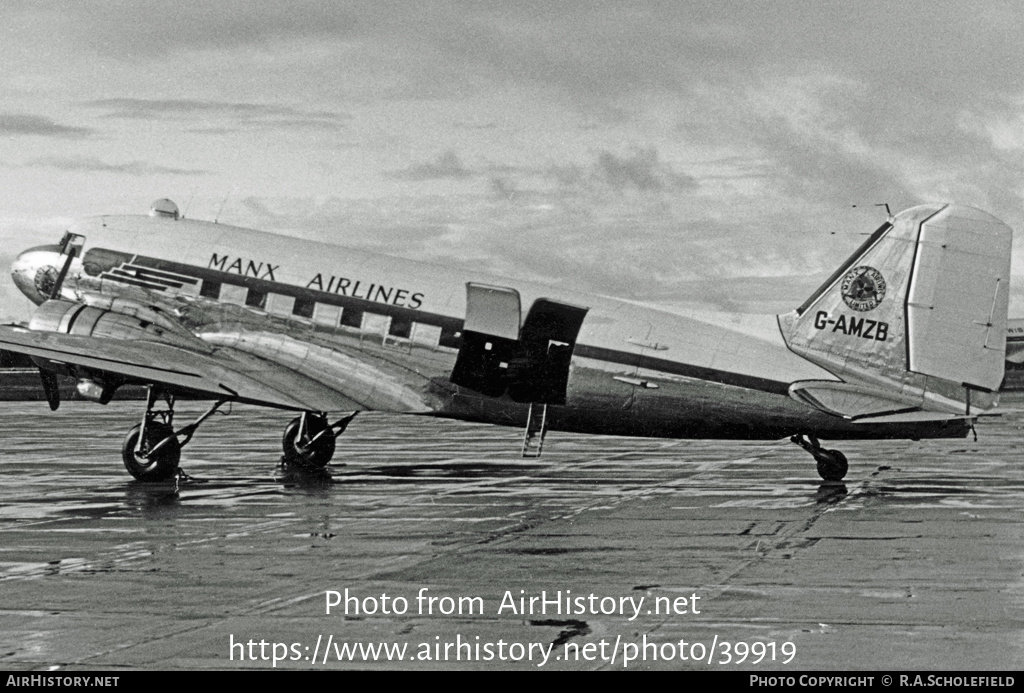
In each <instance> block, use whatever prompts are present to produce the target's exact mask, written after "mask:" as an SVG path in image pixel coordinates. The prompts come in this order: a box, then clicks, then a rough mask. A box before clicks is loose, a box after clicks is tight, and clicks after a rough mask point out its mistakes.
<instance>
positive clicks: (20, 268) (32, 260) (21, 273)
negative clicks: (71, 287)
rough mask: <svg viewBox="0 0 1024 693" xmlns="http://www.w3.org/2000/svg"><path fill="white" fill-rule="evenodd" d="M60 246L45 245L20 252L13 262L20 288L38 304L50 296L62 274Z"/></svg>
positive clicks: (14, 275) (12, 267)
mask: <svg viewBox="0 0 1024 693" xmlns="http://www.w3.org/2000/svg"><path fill="white" fill-rule="evenodd" d="M60 258H61V255H60V246H56V245H43V246H37V247H35V248H29V249H28V250H26V251H24V252H22V253H20V254H19V255H18V257H16V258H15V259H14V262H13V263H11V277H12V278H13V279H14V283H15V285H17V287H18V290H19V291H21V293H23V294H25V296H27V297H28V299H29V300H30V301H32V302H33V303H36V304H40V303H43V302H44V301H46V300H48V299H49V298H50V294H51V293H52V292H53V287H54V286H56V284H57V277H58V275H59V274H60Z"/></svg>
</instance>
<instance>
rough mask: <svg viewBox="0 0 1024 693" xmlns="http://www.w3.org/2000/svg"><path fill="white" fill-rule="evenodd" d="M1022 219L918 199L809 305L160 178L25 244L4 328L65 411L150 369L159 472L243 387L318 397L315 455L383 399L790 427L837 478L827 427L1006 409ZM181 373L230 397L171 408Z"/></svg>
mask: <svg viewBox="0 0 1024 693" xmlns="http://www.w3.org/2000/svg"><path fill="white" fill-rule="evenodd" d="M1011 236H1012V232H1011V230H1010V228H1009V227H1008V226H1006V225H1005V224H1004V223H1002V222H1001V221H999V220H998V219H996V218H994V217H992V216H989V215H988V214H986V213H984V212H981V211H979V210H976V209H972V208H969V207H962V206H955V205H942V204H935V205H923V206H919V207H914V208H912V209H908V210H906V211H904V212H901V213H900V214H898V215H896V216H895V217H891V218H890V219H889V220H888V221H887V222H886V223H885V224H883V225H882V226H881V227H880V228H879V229H878V230H876V231H875V232H874V233H872V234H871V235H870V237H869V238H867V240H866V241H865V242H864V244H863V245H862V246H861V247H860V248H859V249H858V250H857V251H856V252H855V253H854V254H853V255H852V256H851V257H850V258H849V259H848V260H847V261H846V262H845V263H843V265H842V266H841V267H840V268H839V269H838V270H836V272H835V274H833V275H832V277H830V278H829V279H828V281H826V282H825V283H824V284H823V285H822V286H821V288H819V289H818V290H817V291H815V292H814V293H813V294H812V295H811V296H810V298H808V299H807V300H806V301H805V302H804V303H803V305H801V306H800V307H799V308H797V309H796V310H794V311H793V312H791V313H787V314H785V315H780V316H777V317H776V316H756V315H729V316H724V315H718V314H708V315H693V316H683V315H679V314H676V313H674V312H665V311H661V310H657V309H654V308H650V307H646V306H642V305H637V304H636V303H631V302H626V301H620V300H614V299H611V298H606V297H603V296H597V295H592V294H585V293H577V292H571V291H568V290H564V289H562V288H557V287H550V286H542V285H538V284H534V283H530V282H525V281H517V280H512V279H505V278H499V277H493V276H485V275H482V274H481V275H475V276H474V275H464V274H460V273H458V272H456V271H454V270H451V269H446V268H444V267H439V266H434V265H429V264H423V263H418V262H412V261H408V260H402V259H396V258H391V257H383V256H378V255H373V254H370V253H366V252H361V251H357V250H350V249H345V248H340V247H337V246H334V245H328V244H325V243H315V242H310V241H304V240H299V239H296V238H288V237H284V236H278V235H272V234H268V233H262V232H259V231H253V230H250V229H244V228H236V227H232V226H225V225H222V224H216V223H208V222H202V221H192V220H185V219H182V218H181V217H180V215H179V214H178V210H177V207H176V206H175V205H174V203H172V202H171V201H169V200H159V201H157V202H156V203H154V206H153V208H152V209H151V211H150V214H149V215H148V216H142V215H140V216H101V217H96V218H91V219H87V220H85V221H82V222H79V223H76V224H74V225H73V226H72V227H71V228H70V230H69V231H67V233H66V234H65V235H64V238H63V240H62V241H61V242H60V243H58V244H54V245H44V246H39V247H35V248H31V249H29V250H26V251H24V252H23V253H21V254H20V255H19V256H18V258H17V260H16V261H15V262H14V265H13V267H12V273H13V277H14V281H15V282H16V284H17V285H18V287H19V289H20V290H21V291H22V292H23V293H24V294H25V295H26V296H28V297H29V298H30V299H31V300H32V301H33V302H34V303H36V304H38V308H36V309H35V312H34V314H33V316H32V318H31V321H30V322H29V324H28V325H27V327H26V326H18V325H7V326H2V327H0V349H7V350H10V351H14V352H19V353H23V354H28V355H30V356H31V357H32V358H33V360H34V361H35V363H36V364H37V365H38V366H39V369H40V374H41V376H42V381H43V386H44V389H45V391H46V394H47V398H48V400H49V402H50V406H51V408H53V409H56V408H57V406H58V405H59V403H60V400H59V391H58V388H57V386H56V375H55V374H65V375H70V376H72V377H74V378H76V379H77V380H78V392H79V393H80V394H81V395H82V396H83V397H85V398H87V399H91V400H94V401H97V402H100V403H101V404H103V403H106V402H108V401H109V400H110V398H111V396H112V395H113V394H114V391H115V390H116V389H117V388H118V387H119V386H120V385H123V384H126V383H134V384H140V383H141V384H145V385H148V386H149V397H148V402H147V404H146V412H145V414H144V416H143V417H142V421H141V422H140V423H139V424H138V425H136V426H135V427H133V428H132V429H131V430H130V431H129V432H128V435H127V437H126V438H125V441H124V444H123V448H122V457H123V459H124V463H125V467H126V468H127V469H128V471H129V473H131V475H132V476H134V477H135V478H136V479H140V480H142V481H158V480H163V479H168V478H171V477H174V476H175V475H176V474H177V472H178V462H179V458H180V451H181V447H182V446H183V445H185V444H186V443H188V441H189V440H191V438H192V436H193V434H194V433H195V431H196V428H197V427H198V426H199V424H200V423H202V422H203V421H204V420H205V419H206V418H207V417H209V416H210V415H211V414H212V413H213V412H214V411H216V410H217V409H218V408H219V407H221V406H223V405H224V404H226V403H229V402H247V403H252V404H260V405H267V406H271V407H279V408H282V409H288V410H293V411H295V412H297V413H299V415H298V416H297V417H296V418H295V419H294V420H293V421H292V422H291V423H289V424H288V426H287V427H286V428H285V431H284V437H283V448H284V453H285V459H287V460H290V461H293V462H299V463H302V464H304V465H307V466H312V467H323V466H325V465H326V464H327V463H328V462H329V461H330V460H331V457H332V455H333V454H334V449H335V438H336V437H337V436H338V435H339V434H340V433H341V432H342V431H343V430H344V429H345V427H346V425H347V424H348V422H349V421H351V419H352V417H353V416H355V414H354V413H353V412H358V411H361V410H380V411H389V412H404V413H409V414H421V415H432V416H439V417H450V418H457V419H465V420H470V421H481V422H490V423H494V424H502V425H508V426H518V427H521V428H523V429H524V444H523V454H524V455H536V454H539V452H540V447H541V445H542V443H543V438H544V433H545V432H546V431H547V430H548V429H552V430H565V431H581V432H590V433H605V434H619V435H631V436H657V437H669V438H673V437H678V438H733V439H759V440H770V439H779V438H786V437H789V438H791V440H792V441H793V442H794V443H797V444H798V445H800V446H801V447H803V448H804V449H805V450H807V451H808V452H809V453H810V454H811V455H812V456H813V457H814V459H815V460H816V461H817V467H818V472H819V474H820V475H821V476H822V477H823V478H825V479H827V480H838V479H842V478H843V476H844V475H845V474H846V471H847V461H846V458H845V456H844V455H843V453H841V452H839V451H838V450H829V449H825V448H823V447H822V446H821V444H820V443H819V442H818V441H819V439H827V440H837V439H864V438H910V439H920V438H952V437H962V436H965V435H966V434H967V433H968V431H970V430H971V428H972V425H973V423H974V421H975V419H976V418H977V417H978V416H983V415H986V414H992V413H994V411H995V407H996V405H997V395H996V389H997V388H998V387H999V384H1000V381H1001V380H1002V377H1003V365H1004V362H1003V359H1004V351H1005V344H1006V328H1007V318H1006V311H1007V302H1008V295H1009V271H1010V246H1011ZM524 309H525V317H524ZM184 394H188V395H190V396H196V395H199V396H201V397H202V398H205V399H209V400H215V402H214V404H213V405H212V406H211V407H210V409H209V410H208V411H207V412H206V413H205V414H203V415H202V416H200V417H199V418H198V419H197V420H196V421H195V422H193V423H191V424H189V425H186V426H184V427H182V428H175V427H174V420H173V410H174V401H175V397H176V396H181V395H184ZM330 412H335V413H336V416H337V418H332V417H331V416H330V415H329V413H330ZM339 412H341V413H343V414H337V413H339Z"/></svg>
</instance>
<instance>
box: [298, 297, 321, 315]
mask: <svg viewBox="0 0 1024 693" xmlns="http://www.w3.org/2000/svg"><path fill="white" fill-rule="evenodd" d="M315 308H316V301H313V300H310V299H308V298H297V299H295V305H294V306H292V315H297V316H299V317H300V318H312V317H313V309H315Z"/></svg>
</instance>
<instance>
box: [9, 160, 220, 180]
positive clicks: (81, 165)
mask: <svg viewBox="0 0 1024 693" xmlns="http://www.w3.org/2000/svg"><path fill="white" fill-rule="evenodd" d="M26 165H28V166H46V167H48V168H55V169H59V170H61V171H85V172H90V173H119V174H124V175H128V176H153V175H174V176H204V175H208V174H209V173H210V172H209V171H204V170H202V169H187V168H174V167H171V166H160V165H158V164H153V163H150V162H146V161H128V162H124V163H120V164H108V163H107V162H105V161H101V160H100V159H93V158H84V157H82V158H61V157H44V158H40V159H35V160H33V161H31V162H29V163H28V164H26Z"/></svg>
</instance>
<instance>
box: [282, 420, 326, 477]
mask: <svg viewBox="0 0 1024 693" xmlns="http://www.w3.org/2000/svg"><path fill="white" fill-rule="evenodd" d="M301 424H302V418H301V417H296V418H294V419H292V421H291V423H289V424H288V425H287V426H285V429H284V436H283V437H282V439H281V447H282V448H283V449H284V456H285V459H286V460H287V461H288V462H298V463H299V464H302V465H305V466H307V467H313V468H314V469H322V468H324V467H326V466H327V463H328V462H330V461H331V458H332V457H334V434H333V433H331V432H328V433H326V434H325V435H323V436H321V437H320V438H319V439H318V440H317V441H316V442H315V443H314V444H313V445H312V446H311V445H309V441H310V440H312V439H313V438H314V437H316V435H317V434H318V433H320V432H321V431H323V430H324V429H326V428H328V423H327V420H326V419H324V418H323V417H320V416H309V415H307V416H306V431H305V435H303V436H302V440H299V441H296V437H297V436H298V434H299V427H300V426H301ZM300 446H301V449H300Z"/></svg>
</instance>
